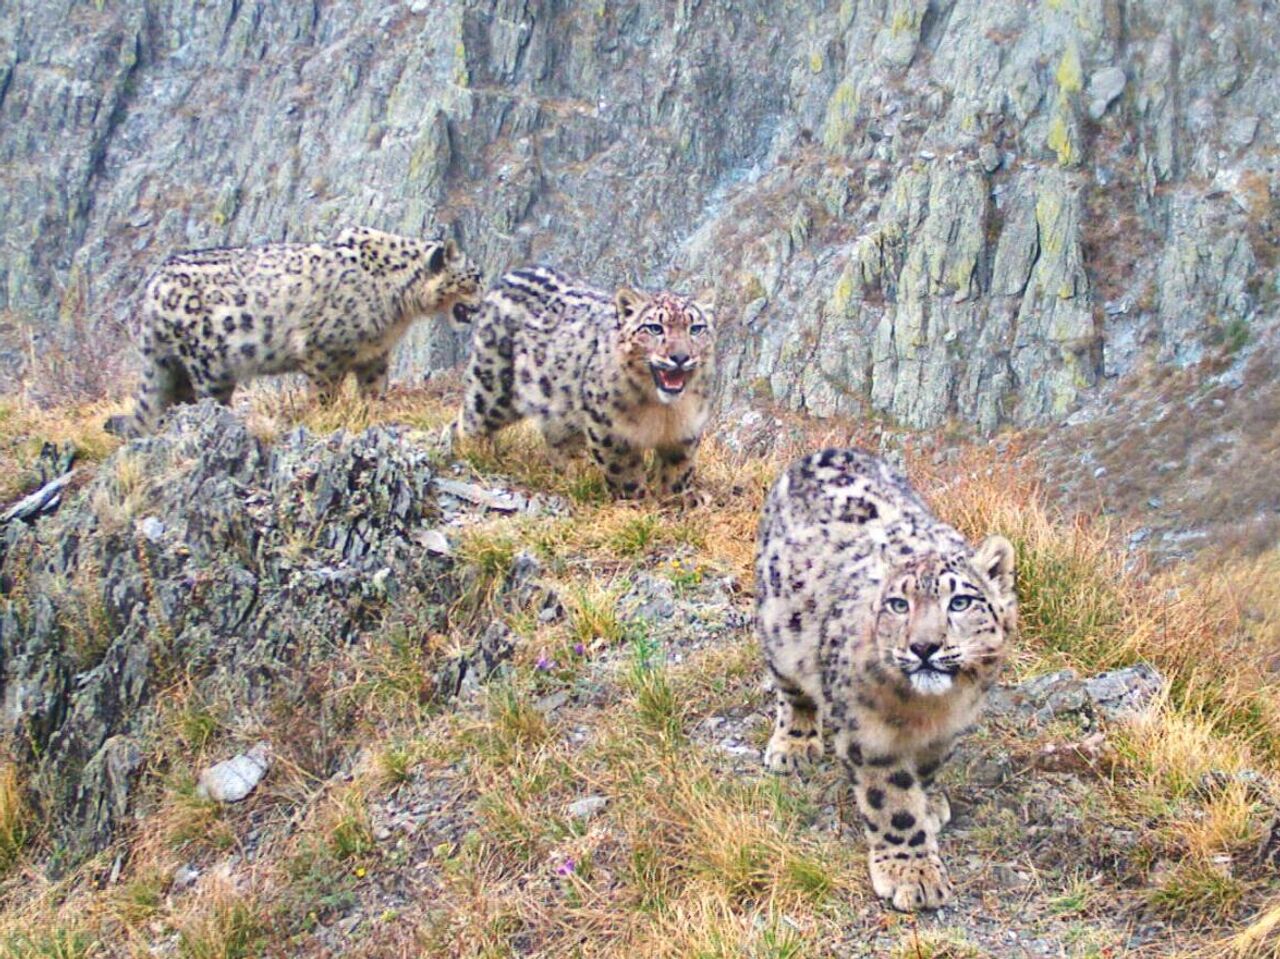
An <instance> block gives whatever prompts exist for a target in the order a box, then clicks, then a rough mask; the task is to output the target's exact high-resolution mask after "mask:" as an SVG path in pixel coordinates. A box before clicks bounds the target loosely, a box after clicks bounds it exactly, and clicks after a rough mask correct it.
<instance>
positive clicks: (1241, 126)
mask: <svg viewBox="0 0 1280 959" xmlns="http://www.w3.org/2000/svg"><path fill="white" fill-rule="evenodd" d="M1225 135H1226V140H1227V142H1228V143H1230V144H1231V145H1232V146H1234V147H1241V148H1243V147H1247V146H1249V145H1250V144H1251V143H1253V141H1254V138H1255V137H1256V136H1257V135H1258V118H1257V117H1235V118H1233V119H1231V120H1229V121H1228V122H1227V128H1226V131H1225Z"/></svg>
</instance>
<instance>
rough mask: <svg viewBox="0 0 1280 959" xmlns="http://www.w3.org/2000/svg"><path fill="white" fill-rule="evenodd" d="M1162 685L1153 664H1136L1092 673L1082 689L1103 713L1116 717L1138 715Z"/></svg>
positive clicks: (1162, 687)
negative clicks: (1101, 672) (1106, 671)
mask: <svg viewBox="0 0 1280 959" xmlns="http://www.w3.org/2000/svg"><path fill="white" fill-rule="evenodd" d="M1164 686H1165V681H1164V677H1163V676H1161V675H1160V673H1159V672H1157V671H1156V669H1155V668H1154V667H1152V666H1149V665H1147V664H1146V663H1138V664H1137V665H1135V666H1128V667H1126V668H1124V669H1115V670H1112V671H1111V672H1109V673H1103V674H1102V675H1100V676H1095V677H1093V678H1092V679H1090V680H1088V681H1087V682H1086V683H1085V684H1084V690H1085V694H1086V695H1087V696H1088V697H1089V699H1090V700H1091V701H1092V702H1093V704H1094V706H1095V707H1097V709H1098V711H1099V712H1100V713H1102V715H1103V716H1105V717H1106V718H1107V719H1112V720H1117V719H1129V718H1132V717H1133V716H1136V715H1139V714H1141V713H1142V712H1143V710H1145V709H1146V707H1147V706H1148V705H1149V704H1150V703H1151V702H1152V700H1154V699H1155V698H1156V696H1157V695H1159V693H1160V691H1161V690H1162V689H1164Z"/></svg>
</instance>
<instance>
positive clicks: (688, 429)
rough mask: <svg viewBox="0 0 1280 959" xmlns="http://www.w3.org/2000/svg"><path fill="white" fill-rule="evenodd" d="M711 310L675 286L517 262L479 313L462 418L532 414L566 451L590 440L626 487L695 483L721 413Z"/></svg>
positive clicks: (626, 493) (618, 489)
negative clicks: (592, 277)
mask: <svg viewBox="0 0 1280 959" xmlns="http://www.w3.org/2000/svg"><path fill="white" fill-rule="evenodd" d="M714 362H715V330H714V329H713V319H712V314H711V310H710V309H709V308H708V307H706V306H703V305H700V304H698V303H696V302H694V301H693V300H691V299H688V298H685V297H681V296H676V295H675V294H672V293H666V292H663V293H654V294H645V293H638V292H636V291H635V290H632V289H629V288H627V287H622V288H621V289H619V290H617V292H616V293H614V294H613V295H612V296H610V295H608V294H605V293H602V292H600V291H599V290H595V289H591V288H589V287H586V286H583V285H581V284H579V283H577V282H575V281H573V280H571V279H569V278H568V277H566V276H564V275H563V274H561V273H558V272H557V271H555V270H552V269H549V268H547V267H530V268H527V269H521V270H515V271H513V272H511V273H508V274H507V275H506V276H504V277H503V278H502V279H501V280H500V281H499V282H498V283H497V284H496V285H495V286H494V288H493V289H491V290H490V291H489V293H488V294H486V296H485V299H484V303H483V305H482V306H481V308H480V312H479V313H478V314H477V316H476V319H475V323H474V339H473V349H472V355H471V360H470V364H469V366H468V369H467V380H466V396H465V398H464V400H463V404H462V409H461V411H460V412H459V414H458V420H457V423H456V424H455V430H456V433H457V434H459V435H461V436H463V437H481V436H489V435H491V434H493V433H495V432H496V431H497V430H499V429H501V428H502V427H504V426H506V425H507V424H509V423H514V422H516V421H517V420H520V419H523V418H525V417H532V418H533V419H535V420H536V421H537V424H538V426H539V428H540V429H541V431H542V434H543V436H544V437H545V438H546V441H547V444H548V445H549V446H550V447H551V448H552V449H553V450H554V451H556V452H558V453H569V452H572V451H574V450H576V449H578V448H580V447H583V446H585V447H586V449H587V452H588V453H589V454H590V456H591V458H592V459H593V460H594V461H595V462H596V464H598V465H599V466H600V468H601V469H602V470H603V471H604V475H605V480H606V482H607V483H608V486H609V488H610V490H611V491H612V492H613V494H614V495H616V496H620V497H624V498H640V497H643V496H644V495H645V494H646V485H645V464H644V454H645V452H646V451H647V450H650V449H651V450H653V451H654V453H655V459H656V469H657V483H656V487H657V491H658V492H659V493H660V494H661V495H664V496H666V495H676V494H682V493H685V492H687V491H688V490H689V489H690V484H691V482H692V478H693V466H694V457H695V454H696V453H697V449H698V443H699V441H700V440H701V438H702V432H703V429H704V428H705V426H706V423H707V418H708V415H709V412H710V410H709V402H708V393H709V390H710V387H711V377H712V374H713V366H714Z"/></svg>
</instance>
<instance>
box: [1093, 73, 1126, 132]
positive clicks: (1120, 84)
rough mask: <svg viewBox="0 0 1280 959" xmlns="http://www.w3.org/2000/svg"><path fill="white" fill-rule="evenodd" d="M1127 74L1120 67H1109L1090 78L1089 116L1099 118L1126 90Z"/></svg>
mask: <svg viewBox="0 0 1280 959" xmlns="http://www.w3.org/2000/svg"><path fill="white" fill-rule="evenodd" d="M1124 85H1125V75H1124V71H1123V70H1121V69H1120V68H1119V67H1107V68H1105V69H1103V70H1099V71H1098V72H1097V73H1095V74H1094V75H1093V76H1091V77H1090V78H1089V116H1090V117H1092V118H1093V119H1094V120H1097V119H1099V118H1100V117H1101V116H1102V115H1103V114H1104V113H1106V112H1107V107H1109V106H1111V104H1112V103H1113V102H1114V101H1115V98H1116V97H1118V96H1120V94H1121V93H1123V92H1124Z"/></svg>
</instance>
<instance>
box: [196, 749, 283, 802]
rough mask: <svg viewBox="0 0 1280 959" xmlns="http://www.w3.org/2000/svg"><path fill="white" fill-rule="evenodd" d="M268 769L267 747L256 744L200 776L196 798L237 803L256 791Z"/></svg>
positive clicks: (268, 755)
mask: <svg viewBox="0 0 1280 959" xmlns="http://www.w3.org/2000/svg"><path fill="white" fill-rule="evenodd" d="M270 768H271V745H270V744H269V743H258V744H257V745H256V746H254V747H253V748H252V749H250V750H249V751H248V752H247V753H242V754H240V755H239V756H236V757H234V758H232V759H228V760H227V761H226V762H221V763H218V764H217V765H216V766H210V767H209V768H208V769H206V770H204V771H203V772H202V773H200V783H199V785H198V787H197V788H196V793H197V795H199V796H201V797H202V798H204V799H213V800H215V801H217V802H227V803H230V802H239V801H240V800H242V799H244V797H245V796H247V795H249V793H251V792H253V790H254V789H255V788H257V785H258V783H260V782H262V777H263V776H265V775H266V774H267V770H268V769H270Z"/></svg>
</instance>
